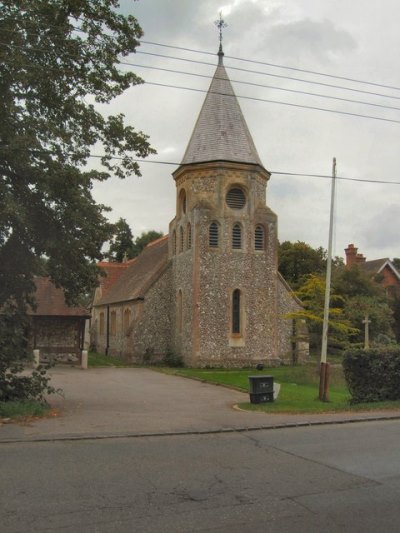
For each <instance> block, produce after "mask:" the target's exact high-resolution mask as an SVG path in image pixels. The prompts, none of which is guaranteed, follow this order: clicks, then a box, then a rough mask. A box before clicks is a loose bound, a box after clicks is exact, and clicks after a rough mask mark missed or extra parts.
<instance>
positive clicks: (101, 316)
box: [99, 312, 104, 335]
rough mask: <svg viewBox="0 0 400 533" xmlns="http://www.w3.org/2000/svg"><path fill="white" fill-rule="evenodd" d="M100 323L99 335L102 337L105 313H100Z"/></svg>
mask: <svg viewBox="0 0 400 533" xmlns="http://www.w3.org/2000/svg"><path fill="white" fill-rule="evenodd" d="M99 322H100V325H99V333H100V335H104V313H103V312H101V313H100V316H99Z"/></svg>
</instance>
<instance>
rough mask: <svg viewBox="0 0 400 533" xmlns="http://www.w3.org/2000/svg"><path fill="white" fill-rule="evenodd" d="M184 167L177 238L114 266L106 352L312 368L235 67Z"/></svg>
mask: <svg viewBox="0 0 400 533" xmlns="http://www.w3.org/2000/svg"><path fill="white" fill-rule="evenodd" d="M223 56H224V54H223V51H222V47H221V46H220V49H219V52H218V65H217V68H216V71H215V73H214V76H213V79H212V81H211V85H210V87H209V89H208V92H207V95H206V98H205V100H204V103H203V106H202V108H201V110H200V114H199V116H198V119H197V122H196V124H195V126H194V130H193V133H192V136H191V138H190V140H189V143H188V146H187V148H186V151H185V153H184V156H183V159H182V162H181V164H180V165H179V167H178V168H177V169H176V170H175V171H174V172H173V174H172V176H173V179H174V181H175V185H176V214H175V218H174V219H173V220H172V221H171V222H170V225H169V233H168V235H167V236H165V237H162V238H160V239H158V240H156V241H154V242H152V243H150V244H149V245H148V246H147V247H146V248H145V249H144V251H143V252H142V253H141V254H140V255H139V256H138V257H136V258H134V259H132V260H130V261H126V262H123V263H107V262H102V263H100V264H99V266H100V267H101V268H102V269H103V270H104V272H105V274H106V276H105V277H102V278H101V280H100V285H99V287H98V288H97V290H96V294H95V297H94V301H93V306H92V319H91V343H92V346H93V347H94V349H96V350H97V351H98V352H100V353H105V354H108V355H110V356H119V357H124V358H126V359H128V360H130V361H132V362H137V363H146V362H148V363H151V362H158V361H161V360H162V359H163V357H165V356H166V355H167V354H171V353H172V354H175V355H178V356H180V357H182V359H183V361H184V363H185V365H187V366H192V367H251V366H254V365H256V364H258V363H263V364H264V365H273V364H280V363H282V362H294V361H299V360H303V359H304V358H305V357H307V354H308V345H307V342H306V335H305V331H304V324H302V323H300V322H298V321H294V320H292V319H289V318H287V314H288V313H290V312H292V311H297V310H299V309H301V303H300V302H299V301H298V300H297V299H296V297H295V296H294V295H293V294H292V291H291V289H290V287H289V286H288V285H287V283H286V282H285V280H284V279H283V278H282V276H281V275H280V274H279V272H278V257H277V250H278V240H277V216H276V215H275V213H274V212H273V211H272V210H271V209H270V208H269V207H267V205H266V188H267V183H268V180H269V178H270V173H269V172H268V170H266V168H265V167H264V166H263V164H262V162H261V160H260V157H259V155H258V153H257V150H256V147H255V145H254V142H253V139H252V137H251V134H250V132H249V129H248V127H247V124H246V122H245V119H244V116H243V114H242V111H241V109H240V106H239V103H238V100H237V98H236V96H235V93H234V91H233V88H232V85H231V82H230V80H229V78H228V75H227V73H226V70H225V67H224V64H223Z"/></svg>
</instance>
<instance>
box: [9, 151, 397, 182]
mask: <svg viewBox="0 0 400 533" xmlns="http://www.w3.org/2000/svg"><path fill="white" fill-rule="evenodd" d="M1 148H3V149H10V147H9V146H4V145H3V146H0V149H1ZM11 149H12V150H13V151H17V152H31V153H32V154H47V155H51V154H52V152H50V151H49V150H36V149H30V148H20V147H18V148H11ZM67 155H69V154H67ZM87 157H89V158H91V159H103V158H106V159H115V160H117V161H124V160H125V159H126V157H122V156H117V155H108V154H104V155H101V154H89V155H88V156H87ZM129 159H130V160H131V161H133V162H134V163H148V164H154V165H168V166H174V167H179V166H181V163H178V162H176V161H160V160H154V159H136V158H129ZM268 172H269V173H270V174H275V175H277V176H292V177H301V178H319V179H329V180H331V179H332V176H331V175H328V174H314V173H309V172H284V171H280V170H269V171H268ZM336 179H338V180H343V181H355V182H359V183H376V184H379V185H400V181H390V180H373V179H366V178H349V177H345V176H336Z"/></svg>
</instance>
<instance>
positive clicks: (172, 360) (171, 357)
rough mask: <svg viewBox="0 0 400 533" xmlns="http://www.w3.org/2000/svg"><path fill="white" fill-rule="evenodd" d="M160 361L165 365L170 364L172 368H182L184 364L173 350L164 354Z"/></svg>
mask: <svg viewBox="0 0 400 533" xmlns="http://www.w3.org/2000/svg"><path fill="white" fill-rule="evenodd" d="M162 362H163V364H164V365H165V366H170V367H173V368H182V367H183V366H185V363H184V361H183V358H182V356H181V355H177V354H176V353H173V352H167V353H166V354H165V355H164V357H163V360H162Z"/></svg>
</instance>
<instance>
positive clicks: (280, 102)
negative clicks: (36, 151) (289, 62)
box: [0, 43, 400, 124]
mask: <svg viewBox="0 0 400 533" xmlns="http://www.w3.org/2000/svg"><path fill="white" fill-rule="evenodd" d="M0 44H2V43H0ZM17 48H21V47H17ZM3 63H4V61H3ZM7 63H10V62H7ZM120 64H121V65H127V66H136V65H135V64H132V63H128V62H120ZM19 66H20V67H21V66H24V68H40V69H42V68H43V66H42V65H33V64H29V65H21V64H19ZM50 70H55V69H50ZM160 70H161V69H160ZM145 83H146V84H147V85H154V86H157V87H167V88H173V89H180V90H186V91H192V92H202V93H207V92H210V93H213V91H206V90H204V89H196V88H193V87H184V86H179V85H172V84H166V83H156V82H145ZM237 83H245V82H239V81H238V82H237ZM282 90H285V89H282ZM286 90H287V91H291V92H292V90H290V89H286ZM293 92H297V91H294V90H293ZM304 93H305V94H307V93H306V92H305V91H304ZM213 94H219V95H221V96H230V97H236V98H241V99H245V100H252V101H256V102H265V103H270V104H276V105H285V106H288V107H296V108H301V109H310V110H313V111H322V112H326V113H334V114H339V115H346V116H352V117H357V118H365V119H369V120H379V121H383V122H391V123H395V124H400V120H395V119H389V118H384V117H377V116H373V115H364V114H362V113H352V112H350V111H340V110H336V109H327V108H323V107H317V106H309V105H302V104H295V103H291V102H282V101H278V100H270V99H265V98H257V97H252V96H245V95H231V94H224V93H218V92H214V93H213ZM309 94H310V95H313V94H312V93H309ZM315 96H316V95H315ZM321 97H322V98H324V97H326V98H332V99H335V100H336V99H337V100H342V99H341V98H339V97H329V96H324V95H321ZM343 100H344V101H347V100H346V99H343ZM354 103H358V102H354ZM359 103H362V102H359ZM364 103H365V102H364ZM366 105H372V106H374V107H383V108H390V109H394V110H399V108H396V107H390V106H383V105H380V104H373V103H366Z"/></svg>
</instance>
